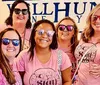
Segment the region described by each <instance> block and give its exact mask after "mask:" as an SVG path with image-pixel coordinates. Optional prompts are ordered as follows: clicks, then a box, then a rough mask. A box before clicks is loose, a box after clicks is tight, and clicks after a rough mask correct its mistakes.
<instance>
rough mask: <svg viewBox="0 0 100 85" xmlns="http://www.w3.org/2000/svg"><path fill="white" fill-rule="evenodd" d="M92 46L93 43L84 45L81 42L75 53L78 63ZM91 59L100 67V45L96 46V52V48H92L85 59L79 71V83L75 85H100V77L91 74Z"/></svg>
mask: <svg viewBox="0 0 100 85" xmlns="http://www.w3.org/2000/svg"><path fill="white" fill-rule="evenodd" d="M92 45H93V44H92V43H84V42H82V41H81V43H80V44H79V45H78V46H77V48H76V51H75V57H76V58H77V61H79V60H80V59H81V57H82V55H83V54H84V53H85V52H86V50H87V49H89V48H90V47H91V46H92ZM91 59H93V61H94V62H95V63H96V64H99V65H100V43H98V44H96V50H95V48H92V49H91V50H90V51H89V52H88V53H87V55H86V56H85V57H84V59H83V61H82V63H81V65H80V67H79V70H78V76H77V82H76V84H75V85H100V76H99V77H94V76H93V75H91V74H90V73H89V68H90V67H89V66H90V65H89V64H90V60H91Z"/></svg>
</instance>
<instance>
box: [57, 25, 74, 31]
mask: <svg viewBox="0 0 100 85" xmlns="http://www.w3.org/2000/svg"><path fill="white" fill-rule="evenodd" d="M58 28H59V30H60V31H72V30H73V29H74V26H73V25H67V26H65V25H61V24H60V25H59V26H58Z"/></svg>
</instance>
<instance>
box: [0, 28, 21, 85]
mask: <svg viewBox="0 0 100 85" xmlns="http://www.w3.org/2000/svg"><path fill="white" fill-rule="evenodd" d="M8 31H15V32H16V33H17V35H18V36H19V40H20V50H19V52H20V51H21V37H20V35H19V33H18V32H17V30H15V29H13V28H7V29H5V30H3V31H2V32H1V33H0V68H1V69H2V72H3V74H4V76H5V78H6V79H7V81H8V83H9V84H10V85H12V84H15V83H16V80H15V77H14V74H13V72H12V70H11V68H10V65H9V61H8V59H7V58H6V57H5V55H4V53H3V52H2V49H1V45H2V37H3V35H4V34H5V33H6V32H8ZM18 54H19V53H18ZM18 54H16V56H17V55H18ZM16 56H15V57H16Z"/></svg>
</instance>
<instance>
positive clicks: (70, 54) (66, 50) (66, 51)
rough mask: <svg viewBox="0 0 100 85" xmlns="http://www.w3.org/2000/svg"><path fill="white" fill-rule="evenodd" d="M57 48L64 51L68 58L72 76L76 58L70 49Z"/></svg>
mask: <svg viewBox="0 0 100 85" xmlns="http://www.w3.org/2000/svg"><path fill="white" fill-rule="evenodd" d="M58 48H59V49H61V50H62V51H64V52H65V53H66V54H67V55H68V57H69V58H70V61H71V63H72V70H71V72H72V76H73V74H74V72H75V70H76V58H75V56H74V55H73V54H72V53H71V51H70V49H67V48H61V47H58Z"/></svg>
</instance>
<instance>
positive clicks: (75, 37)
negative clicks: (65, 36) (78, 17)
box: [56, 17, 78, 54]
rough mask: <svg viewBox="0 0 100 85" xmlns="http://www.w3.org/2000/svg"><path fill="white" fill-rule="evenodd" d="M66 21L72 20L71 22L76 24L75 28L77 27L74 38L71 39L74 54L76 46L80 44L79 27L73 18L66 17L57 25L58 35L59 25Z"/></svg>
mask: <svg viewBox="0 0 100 85" xmlns="http://www.w3.org/2000/svg"><path fill="white" fill-rule="evenodd" d="M64 20H71V21H72V22H73V23H74V27H75V29H74V36H73V37H72V38H71V44H72V46H71V51H72V53H73V54H74V51H75V48H76V46H77V44H78V27H77V25H76V23H75V21H74V20H73V19H72V18H71V17H65V18H63V19H61V20H60V21H59V22H58V24H57V25H56V30H57V33H58V26H59V24H60V23H61V22H62V21H64ZM57 35H58V34H57Z"/></svg>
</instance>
